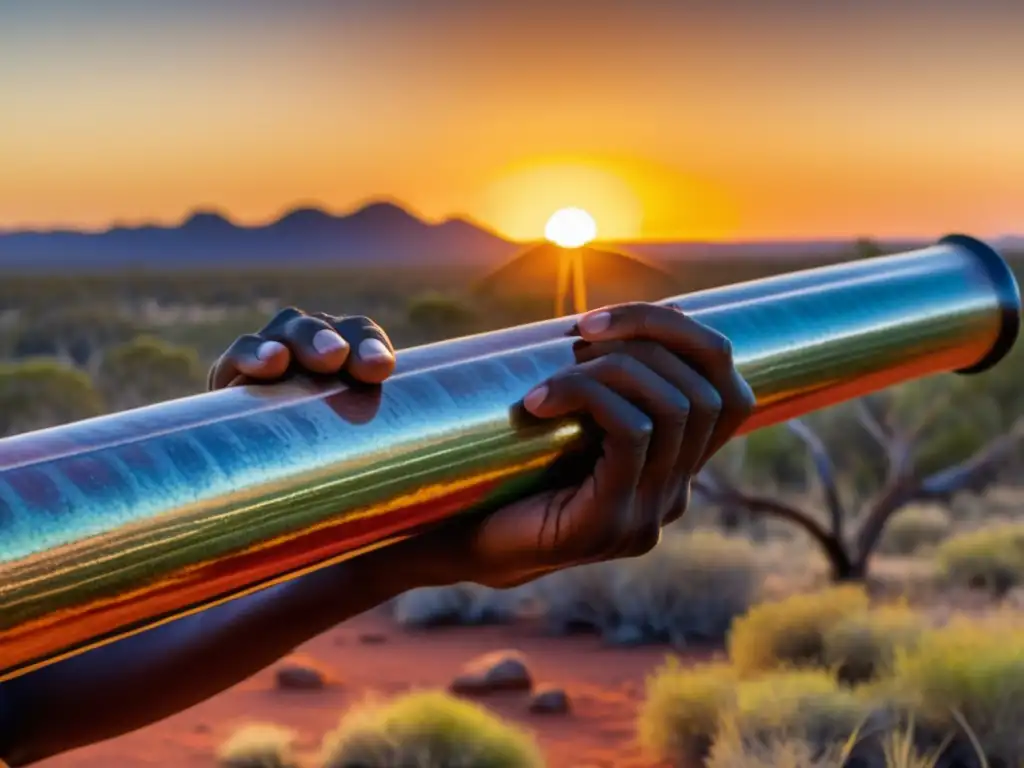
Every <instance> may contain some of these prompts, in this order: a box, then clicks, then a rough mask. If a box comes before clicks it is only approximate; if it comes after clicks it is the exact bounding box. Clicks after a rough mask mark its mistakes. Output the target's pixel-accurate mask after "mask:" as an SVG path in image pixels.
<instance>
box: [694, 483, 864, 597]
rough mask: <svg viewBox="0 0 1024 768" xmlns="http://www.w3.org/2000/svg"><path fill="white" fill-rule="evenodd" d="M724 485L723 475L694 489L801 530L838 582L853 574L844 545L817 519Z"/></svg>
mask: <svg viewBox="0 0 1024 768" xmlns="http://www.w3.org/2000/svg"><path fill="white" fill-rule="evenodd" d="M722 481H723V478H721V476H720V475H719V476H717V477H716V478H715V479H714V480H712V481H711V482H707V480H706V479H705V478H704V477H703V475H702V476H701V478H698V479H697V480H695V481H694V489H695V490H696V489H699V490H700V492H701V493H702V494H703V495H704V496H705V497H706V498H708V499H711V500H713V501H716V502H718V503H721V504H734V505H736V506H738V507H742V508H744V509H746V510H747V511H748V512H750V513H751V514H755V515H756V514H761V515H770V516H772V517H776V518H778V519H780V520H785V521H787V522H790V523H793V524H794V525H797V526H799V527H800V528H802V529H803V530H804V531H805V532H806V533H807V534H808V535H809V536H810V537H811V538H813V539H814V540H815V541H816V542H817V543H818V545H819V546H820V547H821V548H822V550H824V552H825V554H826V556H827V557H828V559H829V562H830V563H831V565H832V570H833V571H834V575H835V576H836V577H837V578H843V577H845V576H846V575H847V574H849V573H850V572H851V571H852V566H853V563H852V560H851V558H850V555H849V553H848V552H847V551H846V549H845V548H844V546H843V542H842V541H841V540H839V539H838V538H836V537H835V536H834V535H832V533H830V532H829V531H828V530H826V529H825V527H824V526H823V525H822V524H821V523H819V522H818V521H817V520H815V519H814V516H813V515H811V514H810V513H808V512H806V511H804V510H802V509H800V508H799V507H795V506H792V505H790V504H786V503H784V502H782V501H779V500H777V499H772V498H768V497H766V496H753V495H751V494H747V493H744V492H742V491H740V490H738V489H737V488H734V487H732V486H731V485H728V484H727V483H724V482H722ZM719 483H722V484H719Z"/></svg>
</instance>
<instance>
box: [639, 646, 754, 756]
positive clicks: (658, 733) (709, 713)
mask: <svg viewBox="0 0 1024 768" xmlns="http://www.w3.org/2000/svg"><path fill="white" fill-rule="evenodd" d="M736 685H737V678H736V674H735V672H734V670H733V669H732V667H730V666H729V665H728V664H705V665H702V666H698V667H685V666H683V665H682V664H680V663H679V662H678V661H676V660H675V659H669V661H668V662H666V664H665V665H664V666H663V667H662V668H661V669H659V670H657V671H656V672H655V674H654V675H652V676H651V677H650V678H649V679H648V681H647V696H646V699H645V701H644V703H643V705H642V706H641V708H640V712H639V722H638V730H639V736H640V742H641V744H643V746H644V748H645V749H648V750H650V751H651V752H653V753H654V754H656V755H658V756H659V757H661V758H662V759H665V760H669V761H671V763H672V764H673V765H696V764H699V762H700V761H701V760H703V758H704V756H705V755H706V754H707V751H708V749H709V748H710V747H711V744H712V741H713V739H714V735H715V731H716V730H717V728H718V723H719V719H720V718H721V716H722V714H723V712H726V711H729V710H730V709H732V708H733V707H734V706H735V698H736Z"/></svg>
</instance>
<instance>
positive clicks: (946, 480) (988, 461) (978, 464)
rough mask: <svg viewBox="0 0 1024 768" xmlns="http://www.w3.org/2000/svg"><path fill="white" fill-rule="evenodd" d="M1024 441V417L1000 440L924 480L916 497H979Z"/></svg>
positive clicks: (993, 441)
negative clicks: (970, 493) (967, 492)
mask: <svg viewBox="0 0 1024 768" xmlns="http://www.w3.org/2000/svg"><path fill="white" fill-rule="evenodd" d="M1021 439H1024V417H1021V418H1018V419H1017V420H1016V421H1015V422H1014V423H1013V424H1012V425H1011V426H1010V429H1009V431H1007V432H1006V433H1005V434H1003V435H1001V436H999V437H997V438H996V439H994V440H992V441H991V442H989V443H988V444H986V445H984V446H983V447H982V448H981V449H980V450H978V451H977V452H975V453H974V454H973V455H972V456H970V457H969V458H967V459H966V460H964V461H962V462H960V463H959V464H957V465H955V466H952V467H948V468H946V469H942V470H939V471H938V472H936V473H934V474H932V475H929V476H928V477H926V478H924V479H923V480H921V482H920V484H919V488H918V490H917V494H916V495H917V497H918V498H921V499H942V500H948V499H949V498H950V497H952V496H953V495H954V494H956V493H957V492H958V491H964V490H970V491H973V492H975V493H980V492H982V491H984V490H985V488H986V487H988V485H989V484H991V483H992V482H993V481H994V480H995V477H994V475H995V474H996V473H997V472H998V471H999V469H1000V468H1001V465H1002V464H1003V463H1004V462H1005V461H1006V460H1007V459H1009V458H1010V456H1011V455H1012V454H1013V453H1014V451H1016V450H1017V447H1018V444H1019V443H1020V441H1021Z"/></svg>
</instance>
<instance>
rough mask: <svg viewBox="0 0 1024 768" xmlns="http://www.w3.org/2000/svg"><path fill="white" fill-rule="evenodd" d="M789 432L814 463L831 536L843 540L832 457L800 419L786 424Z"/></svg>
mask: <svg viewBox="0 0 1024 768" xmlns="http://www.w3.org/2000/svg"><path fill="white" fill-rule="evenodd" d="M786 426H787V427H788V428H789V431H790V432H792V433H793V434H794V435H796V436H797V437H798V438H799V439H800V440H801V442H803V444H804V446H805V447H806V448H807V452H808V453H809V454H810V455H811V461H812V462H814V469H815V471H816V472H817V473H818V478H819V479H820V480H821V484H822V491H823V492H824V494H825V504H826V506H827V507H828V514H829V520H830V521H831V523H832V534H833V535H834V536H835V537H836V538H838V539H840V540H841V539H842V538H843V527H844V526H843V521H844V519H845V517H846V510H845V509H844V508H843V503H842V500H841V499H840V498H839V483H838V480H837V478H836V468H835V465H834V464H833V463H832V457H831V456H829V454H828V449H827V448H825V443H824V442H822V440H821V438H820V437H818V435H817V433H815V431H814V430H813V429H811V428H810V427H809V426H808V425H807V424H805V423H804V422H803V421H801V420H800V419H793V420H791V421H789V422H787V423H786Z"/></svg>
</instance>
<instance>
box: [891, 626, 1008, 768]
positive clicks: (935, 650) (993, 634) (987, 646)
mask: <svg viewBox="0 0 1024 768" xmlns="http://www.w3.org/2000/svg"><path fill="white" fill-rule="evenodd" d="M891 686H892V688H893V689H894V690H896V691H899V692H900V694H901V695H902V696H903V697H905V698H906V700H907V701H908V702H909V703H911V704H912V705H913V706H914V707H916V709H917V711H918V713H919V715H920V716H921V718H922V724H927V726H928V727H929V728H932V729H936V730H938V731H942V732H945V733H957V734H959V735H960V738H961V740H963V739H964V736H963V729H962V728H961V727H960V723H959V722H958V720H959V719H962V720H963V721H964V722H965V723H966V725H967V726H968V727H969V728H970V730H971V731H972V732H973V734H974V736H975V737H976V738H977V740H978V742H979V743H980V744H981V747H982V749H983V750H984V752H985V753H986V755H987V756H988V758H989V760H991V761H993V763H996V762H998V763H999V764H1002V765H1008V766H1011V765H1012V766H1017V765H1021V764H1022V761H1024V627H1022V626H1021V625H1020V624H1019V623H1017V624H1016V625H1014V624H1008V623H1007V624H1002V623H998V622H994V621H987V622H986V621H979V620H977V619H971V620H967V619H962V620H960V621H957V622H954V623H951V624H949V625H948V626H946V627H943V628H942V629H938V630H933V631H930V632H926V633H924V634H923V635H921V637H920V638H919V639H918V642H917V644H916V646H915V647H914V648H913V649H911V650H908V651H905V652H902V653H899V654H898V655H897V659H896V664H895V668H894V672H893V678H892V681H891Z"/></svg>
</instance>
